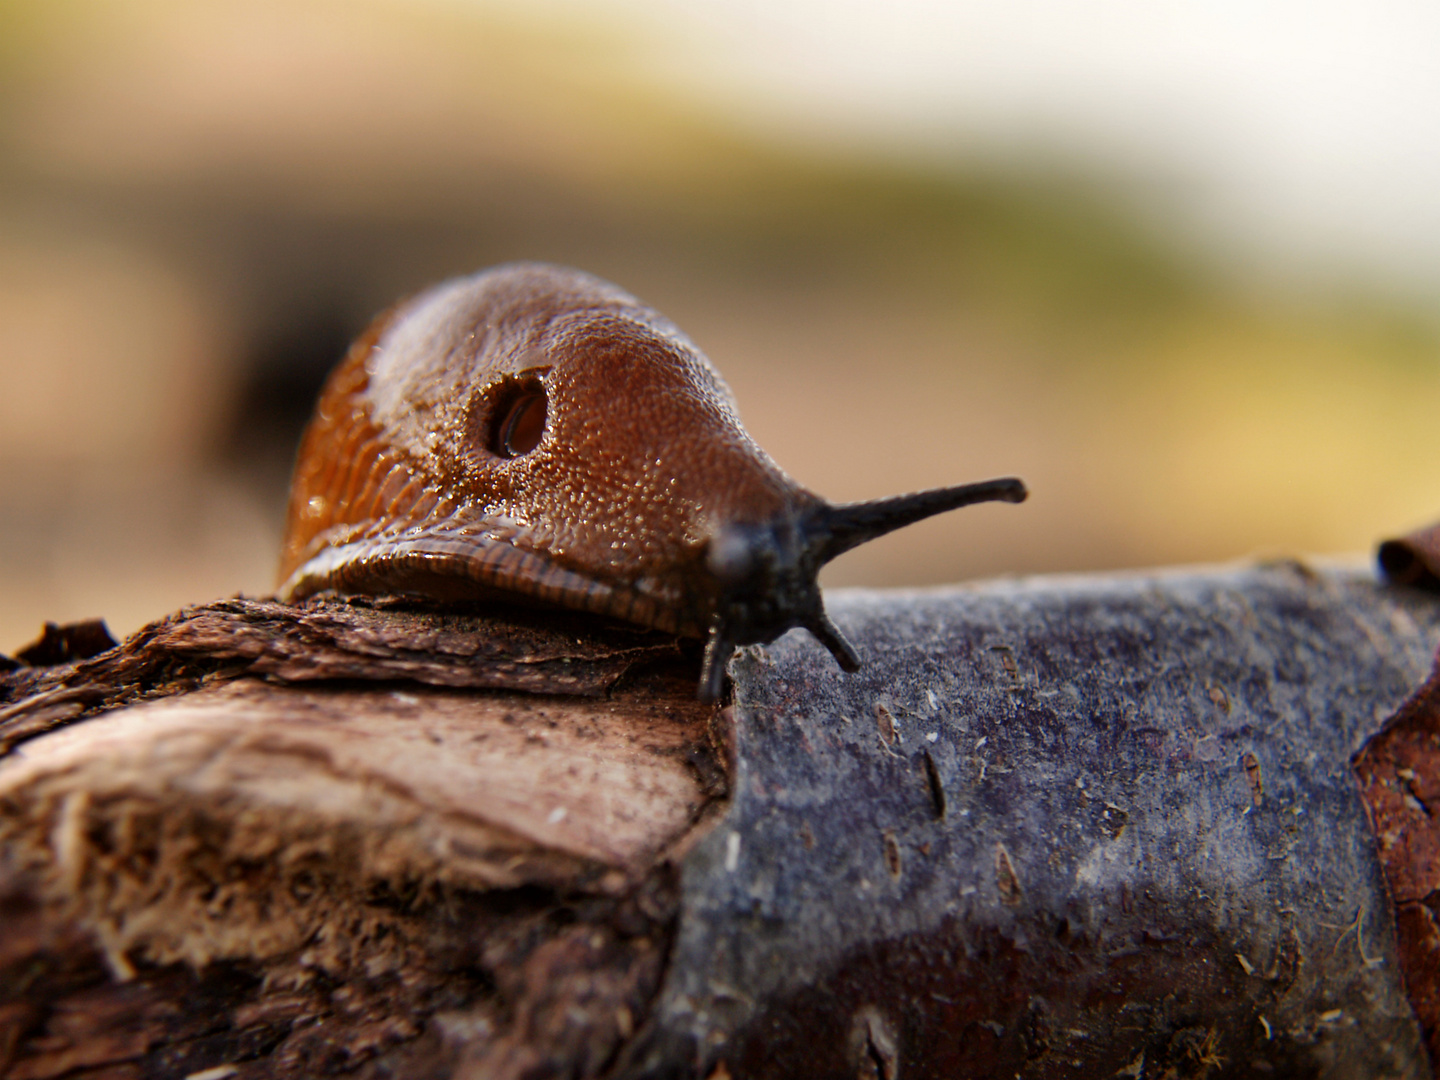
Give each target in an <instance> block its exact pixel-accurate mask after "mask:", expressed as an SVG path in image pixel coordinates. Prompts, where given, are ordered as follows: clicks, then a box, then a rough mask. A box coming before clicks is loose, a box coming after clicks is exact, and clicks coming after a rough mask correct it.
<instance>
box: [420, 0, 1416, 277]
mask: <svg viewBox="0 0 1440 1080" xmlns="http://www.w3.org/2000/svg"><path fill="white" fill-rule="evenodd" d="M443 2H446V3H462V4H463V3H490V4H507V3H508V4H513V5H521V4H523V6H524V8H525V9H526V10H527V11H528V12H530V13H532V14H533V13H535V12H536V11H537V9H538V10H541V11H545V12H548V13H550V14H552V15H553V16H554V17H555V18H557V19H567V18H572V17H574V16H576V15H580V16H581V17H588V18H591V19H598V20H600V21H602V22H611V23H616V24H619V25H621V26H625V25H627V24H634V25H636V26H637V27H641V28H647V27H648V30H645V29H641V30H639V31H638V32H639V33H640V34H641V36H642V38H645V37H647V36H648V38H649V39H650V47H642V48H641V49H639V50H638V51H639V53H640V56H641V59H642V61H645V62H648V63H649V64H651V65H653V71H654V73H655V74H657V75H660V76H662V77H664V78H665V79H666V80H667V81H668V82H671V83H672V84H674V85H676V86H677V87H679V88H681V89H682V90H684V91H687V92H690V93H694V94H697V95H700V96H703V97H705V98H708V99H711V100H712V101H713V102H718V103H720V104H721V105H722V106H723V107H725V108H726V109H727V110H729V111H730V112H731V113H732V114H739V115H741V116H743V117H745V118H746V119H747V121H749V122H752V123H757V124H760V125H763V126H767V127H769V128H771V129H773V130H774V131H776V133H777V134H779V135H781V136H782V137H785V138H792V139H793V138H812V139H813V138H819V139H825V140H831V141H835V140H838V141H841V142H844V141H864V142H869V143H872V144H873V143H874V142H875V141H877V140H878V141H880V142H881V143H882V144H883V143H889V144H892V145H893V146H894V147H895V148H896V149H897V150H900V151H902V152H909V153H920V154H936V155H940V156H950V155H954V156H958V155H960V154H964V155H966V156H967V157H970V158H971V159H973V158H974V156H975V155H977V154H979V155H987V154H988V155H999V156H1004V155H1023V156H1029V157H1033V156H1035V155H1037V154H1038V155H1042V156H1045V155H1055V156H1057V157H1058V158H1060V159H1061V160H1064V161H1065V162H1066V163H1067V164H1073V163H1075V162H1079V163H1081V164H1088V165H1090V166H1092V167H1095V168H1097V169H1100V170H1103V171H1104V172H1105V173H1106V174H1107V175H1108V176H1110V177H1111V178H1119V179H1128V180H1129V181H1131V182H1132V183H1136V184H1138V185H1139V186H1140V187H1141V188H1142V189H1144V188H1148V189H1149V191H1150V193H1151V194H1152V195H1153V197H1154V200H1153V205H1154V206H1155V207H1156V209H1157V210H1158V211H1159V212H1162V213H1173V214H1174V215H1176V216H1177V217H1178V218H1179V219H1180V220H1178V221H1177V224H1179V225H1180V226H1181V227H1182V228H1184V229H1186V230H1189V231H1191V232H1192V233H1194V234H1195V235H1196V236H1197V237H1200V238H1205V237H1206V236H1213V237H1214V239H1215V240H1217V241H1218V243H1217V244H1216V245H1215V246H1216V247H1218V248H1223V249H1225V250H1227V251H1230V252H1232V253H1234V252H1235V250H1236V248H1235V245H1236V242H1237V240H1239V241H1240V251H1241V252H1244V253H1248V254H1250V255H1253V256H1256V257H1257V261H1258V263H1259V264H1260V265H1261V266H1264V265H1265V264H1269V265H1270V266H1272V267H1276V268H1282V267H1283V268H1285V269H1287V270H1290V271H1294V270H1297V269H1299V270H1302V271H1304V270H1309V271H1319V272H1321V273H1322V274H1324V273H1329V272H1331V271H1338V272H1341V273H1351V274H1359V275H1365V276H1368V277H1371V278H1372V279H1373V278H1374V277H1376V276H1379V277H1380V278H1382V279H1386V280H1388V281H1389V282H1390V283H1391V284H1393V285H1395V286H1398V287H1401V288H1403V289H1405V290H1406V291H1410V292H1418V293H1420V294H1421V295H1433V296H1440V138H1437V136H1440V5H1436V4H1433V3H1424V2H1420V0H1204V2H1185V0H1090V2H1084V3H1080V2H1075V0H1005V2H1003V3H996V2H994V0H944V2H935V0H887V2H886V3H877V2H874V0H443Z"/></svg>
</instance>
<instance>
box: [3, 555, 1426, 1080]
mask: <svg viewBox="0 0 1440 1080" xmlns="http://www.w3.org/2000/svg"><path fill="white" fill-rule="evenodd" d="M828 605H829V607H830V609H831V611H832V612H833V614H834V615H835V618H836V619H837V621H838V622H840V623H841V625H842V626H843V627H844V629H845V630H846V632H847V634H849V635H850V636H851V637H852V639H853V640H855V641H856V643H857V644H858V645H859V647H860V649H861V652H862V654H863V655H864V658H865V667H864V669H863V670H862V671H861V673H860V674H858V675H854V676H846V675H843V674H841V673H839V672H838V671H837V670H835V669H834V667H833V663H832V662H831V661H830V660H829V658H828V657H827V656H826V655H825V654H824V653H823V651H821V650H820V649H819V648H818V646H816V645H815V643H814V642H813V641H812V640H810V639H809V638H808V637H806V636H804V635H803V634H798V633H797V634H792V635H789V636H787V637H786V638H783V639H781V640H780V641H778V642H776V643H775V644H774V645H773V646H770V647H768V648H765V649H751V650H746V651H744V652H742V654H741V655H740V656H738V657H737V659H736V661H735V663H734V664H733V665H732V677H733V680H734V686H733V702H732V704H731V705H730V706H729V707H727V708H725V709H722V710H711V709H708V708H705V707H701V706H699V705H698V704H696V703H695V701H694V681H695V675H696V669H697V666H698V664H697V660H696V657H695V655H694V651H693V650H692V649H689V648H688V647H684V646H678V645H677V644H676V643H675V642H674V641H672V640H669V639H665V638H663V637H660V636H658V635H652V634H644V633H640V632H637V631H634V630H630V629H627V628H622V627H615V626H601V625H597V624H595V623H593V622H589V621H582V620H575V619H569V618H563V619H560V621H558V622H557V621H553V620H552V617H551V616H549V615H544V614H535V613H532V614H517V613H513V612H505V613H501V612H483V611H479V610H471V611H467V612H459V613H446V612H440V611H437V610H434V609H426V610H410V609H407V608H405V607H404V606H400V605H397V604H395V603H392V602H384V603H379V604H357V603H342V602H339V601H322V602H318V603H315V604H312V605H307V606H303V607H298V608H287V607H284V606H281V605H276V604H271V603H264V602H254V601H242V600H235V601H226V602H224V603H221V604H216V605H209V606H206V607H204V608H199V609H193V610H191V611H188V612H185V613H181V615H179V616H176V617H175V618H173V619H170V620H166V621H164V622H162V623H160V624H156V625H155V626H153V627H150V628H147V629H146V630H145V631H142V632H141V633H140V634H138V635H136V636H135V637H134V638H132V639H130V640H129V641H127V642H125V643H124V644H123V645H122V646H121V647H119V648H117V649H113V650H110V651H108V652H104V653H102V654H100V655H98V656H95V657H92V658H89V659H85V660H81V661H78V662H75V663H70V664H65V665H61V666H56V667H49V668H34V667H21V668H19V669H18V670H16V671H13V672H11V673H10V674H9V675H7V676H4V682H3V683H0V687H3V690H0V754H5V755H7V756H4V757H0V1063H3V1064H0V1073H3V1075H5V1076H7V1077H18V1078H41V1077H61V1076H65V1077H78V1076H85V1077H101V1076H104V1077H122V1076H124V1077H161V1076H164V1077H170V1076H175V1077H184V1076H188V1075H194V1074H200V1075H202V1076H205V1077H207V1078H210V1080H218V1078H220V1077H222V1076H244V1077H252V1076H253V1077H300V1076H315V1075H324V1074H329V1073H338V1072H346V1073H353V1074H355V1075H364V1076H375V1077H379V1076H405V1077H417V1078H424V1077H448V1076H466V1077H521V1076H526V1077H532V1076H536V1077H538V1076H601V1075H613V1076H637V1077H638V1076H646V1077H661V1076H697V1077H711V1078H714V1080H719V1078H720V1077H724V1076H727V1075H728V1076H732V1077H736V1078H739V1077H766V1076H774V1077H804V1076H817V1077H819V1076H825V1077H829V1076H875V1077H890V1078H892V1080H893V1078H895V1077H899V1076H924V1075H941V1076H960V1075H965V1076H976V1077H979V1076H995V1077H1002V1076H1003V1077H1006V1078H1009V1077H1011V1076H1014V1075H1016V1074H1017V1073H1020V1074H1023V1075H1025V1076H1027V1077H1030V1076H1066V1077H1070V1076H1081V1077H1083V1076H1095V1077H1100V1076H1105V1077H1109V1076H1114V1075H1121V1076H1130V1077H1136V1078H1140V1080H1143V1078H1148V1077H1157V1078H1158V1077H1163V1076H1170V1077H1200V1076H1206V1075H1225V1076H1251V1075H1255V1076H1261V1075H1263V1076H1284V1075H1305V1076H1315V1075H1320V1076H1354V1075H1382V1074H1383V1075H1388V1076H1426V1075H1429V1066H1428V1061H1427V1057H1426V1047H1425V1042H1426V1037H1427V1035H1430V1034H1433V1025H1434V1023H1435V1017H1433V1016H1431V1015H1430V1013H1433V1012H1435V1009H1434V1008H1433V1007H1431V1006H1428V1005H1425V1004H1424V1002H1425V1001H1427V1000H1431V999H1427V998H1426V997H1425V993H1424V988H1425V987H1426V986H1431V985H1433V984H1432V983H1426V982H1425V973H1424V971H1422V970H1421V969H1420V967H1417V965H1416V963H1415V957H1417V956H1420V955H1421V951H1420V950H1422V949H1423V948H1428V942H1429V939H1428V938H1426V937H1424V935H1423V934H1421V933H1419V932H1418V931H1416V932H1412V933H1410V935H1409V937H1408V938H1405V939H1402V941H1408V942H1410V943H1411V944H1410V945H1409V946H1407V948H1406V949H1402V948H1400V947H1398V946H1397V943H1396V937H1395V927H1396V916H1395V910H1394V908H1393V906H1392V903H1391V900H1390V894H1389V892H1388V891H1387V886H1386V876H1385V875H1386V874H1387V873H1388V874H1390V875H1391V880H1392V881H1396V882H1398V881H1400V880H1401V879H1400V877H1398V876H1397V875H1402V874H1409V877H1407V878H1405V879H1404V881H1405V882H1406V883H1407V884H1405V886H1404V888H1397V889H1396V894H1397V899H1401V900H1403V902H1404V903H1406V904H1409V905H1411V906H1410V907H1409V908H1407V909H1406V913H1402V925H1405V926H1409V925H1412V924H1415V925H1418V924H1417V923H1415V920H1416V919H1420V918H1421V917H1422V916H1423V915H1424V911H1428V908H1424V905H1425V903H1426V898H1427V897H1428V895H1429V892H1428V891H1426V890H1428V888H1429V884H1428V883H1430V882H1431V881H1432V880H1433V879H1434V878H1433V859H1432V858H1431V856H1430V855H1429V854H1428V852H1429V850H1430V849H1429V848H1427V847H1426V846H1425V844H1424V843H1422V841H1421V839H1420V838H1419V837H1420V834H1419V833H1412V832H1404V830H1403V829H1401V828H1400V826H1402V825H1407V823H1409V819H1407V818H1405V816H1404V815H1406V814H1412V815H1413V814H1415V813H1421V814H1423V815H1424V816H1425V820H1426V821H1428V820H1429V819H1428V814H1429V810H1428V809H1426V808H1427V807H1428V806H1429V805H1430V804H1429V802H1428V801H1426V800H1428V798H1429V793H1430V792H1431V787H1429V786H1426V785H1427V784H1433V783H1440V780H1437V779H1435V778H1433V777H1430V776H1429V774H1428V773H1425V771H1424V770H1425V768H1426V767H1427V765H1428V763H1429V762H1430V760H1431V759H1430V758H1424V759H1423V762H1422V764H1421V765H1420V768H1419V771H1417V770H1416V769H1415V768H1412V765H1411V764H1410V763H1412V762H1417V761H1421V758H1420V757H1419V756H1417V755H1419V753H1420V751H1419V750H1415V749H1407V748H1406V747H1409V746H1413V747H1419V748H1420V749H1424V747H1426V746H1429V745H1431V743H1433V742H1434V739H1431V733H1433V734H1434V736H1435V737H1436V738H1440V731H1437V730H1436V725H1437V724H1440V709H1436V710H1434V711H1432V712H1427V711H1426V710H1425V709H1423V708H1418V707H1416V706H1415V705H1413V703H1412V705H1411V706H1407V709H1408V711H1407V712H1405V713H1404V714H1403V716H1402V720H1401V721H1397V723H1399V724H1401V725H1402V727H1403V731H1404V733H1405V734H1404V738H1403V739H1401V737H1400V736H1398V735H1395V734H1393V732H1396V731H1400V730H1401V728H1399V727H1397V728H1391V729H1387V734H1386V739H1388V741H1384V740H1375V736H1376V734H1377V732H1380V731H1382V729H1383V728H1384V724H1385V721H1386V719H1387V718H1388V717H1390V716H1392V715H1394V714H1395V713H1396V712H1397V710H1399V709H1400V708H1401V706H1402V704H1403V703H1405V702H1406V700H1407V698H1409V697H1411V695H1412V694H1414V693H1415V692H1416V690H1417V688H1419V687H1420V686H1421V685H1422V683H1424V681H1425V676H1426V674H1427V673H1428V672H1429V671H1430V668H1431V659H1432V657H1433V655H1434V652H1435V648H1436V645H1437V643H1440V602H1437V600H1436V599H1434V598H1433V597H1430V596H1428V595H1426V594H1423V593H1419V592H1414V591H1411V590H1405V589H1395V588H1385V587H1381V586H1378V585H1376V584H1374V583H1373V582H1371V581H1370V580H1368V579H1367V578H1366V577H1364V576H1362V575H1358V574H1354V573H1347V572H1340V571H1334V572H1316V571H1312V570H1309V569H1307V568H1305V567H1302V566H1300V565H1298V564H1278V565H1273V566H1266V567H1257V568H1252V569H1245V570H1222V571H1196V572H1189V573H1175V574H1162V575H1151V576H1124V577H1098V578H1088V579H1087V578H1072V579H1036V580H1033V581H1026V582H996V583H991V584H986V585H980V586H974V587H969V588H962V589H954V590H941V591H930V592H922V593H904V594H902V593H859V592H850V593H836V594H833V595H831V596H830V597H829V598H828ZM1436 693H1437V695H1440V691H1437V692H1436ZM1417 700H1419V699H1417ZM1405 717H1409V719H1408V720H1406V719H1404V718H1405ZM1416 717H1420V719H1418V720H1417V719H1415V718H1416ZM1426 717H1429V719H1426ZM1405 724H1408V725H1409V726H1408V727H1405V726H1404V725H1405ZM1427 724H1429V725H1430V726H1429V727H1427V726H1425V725H1427ZM1417 725H1418V726H1417ZM1397 739H1400V742H1397V741H1396V740H1397ZM1427 739H1430V740H1431V741H1430V742H1427V741H1426V740H1427ZM1405 740H1409V741H1408V742H1406V741H1405ZM1402 743H1403V745H1402ZM1436 745H1440V743H1436ZM1382 750H1383V752H1382ZM1357 753H1362V757H1361V759H1360V765H1359V768H1360V771H1361V775H1362V776H1363V777H1364V778H1365V784H1366V786H1365V788H1364V789H1363V793H1362V787H1361V785H1360V783H1359V781H1357V779H1356V775H1355V773H1354V772H1352V768H1351V759H1352V757H1354V756H1355V755H1356V754H1357ZM1407 771H1408V772H1409V773H1410V774H1411V779H1409V780H1407V779H1406V778H1405V775H1404V774H1405V773H1406V772H1407ZM1422 774H1423V775H1422ZM1405 785H1411V786H1409V787H1406V786H1405ZM1407 795H1408V796H1409V797H1410V798H1411V799H1412V800H1413V801H1414V802H1415V803H1416V805H1418V806H1421V808H1422V809H1421V810H1420V811H1415V810H1414V809H1413V808H1411V807H1410V805H1409V804H1408V803H1406V802H1405V797H1406V796H1407ZM1387 800H1388V801H1387ZM1367 805H1368V806H1371V807H1379V808H1380V809H1379V810H1377V811H1376V813H1377V817H1376V821H1377V828H1379V829H1380V830H1381V835H1382V845H1381V847H1383V845H1384V843H1385V841H1384V837H1386V836H1389V835H1391V834H1392V833H1393V834H1394V835H1395V836H1397V837H1401V836H1402V835H1403V836H1404V837H1413V839H1404V840H1403V841H1402V840H1394V841H1389V848H1387V849H1385V850H1386V851H1389V852H1393V851H1396V850H1400V851H1402V852H1414V856H1413V857H1410V856H1405V855H1403V854H1402V855H1401V856H1393V857H1391V856H1387V858H1386V860H1385V861H1384V865H1382V860H1381V859H1380V858H1379V857H1378V856H1377V851H1378V850H1379V848H1377V844H1376V842H1375V840H1374V838H1373V837H1374V834H1373V833H1372V829H1371V826H1370V824H1369V823H1368V821H1367V818H1366V813H1367ZM1385 815H1388V816H1385ZM1387 823H1388V824H1387ZM1397 823H1398V824H1397ZM1414 824H1415V825H1416V827H1418V825H1419V819H1418V818H1417V819H1416V820H1415V823H1414ZM1397 830H1399V831H1397ZM1427 863H1428V865H1429V867H1430V873H1431V876H1429V877H1427V876H1426V874H1427V869H1426V865H1427ZM1402 894H1403V895H1402ZM1416 905H1419V906H1418V907H1417V906H1416ZM1422 909H1423V910H1422ZM1405 919H1409V920H1410V921H1409V922H1405V921H1404V920H1405ZM1407 979H1408V980H1409V982H1408V984H1407ZM1434 1000H1440V995H1436V996H1435V997H1434ZM1412 1001H1414V1002H1416V1003H1417V1005H1419V1006H1420V1018H1419V1019H1418V1020H1417V1016H1416V1011H1415V1010H1414V1009H1412V1005H1411V1003H1412ZM1427 1009H1428V1010H1429V1011H1428V1012H1427Z"/></svg>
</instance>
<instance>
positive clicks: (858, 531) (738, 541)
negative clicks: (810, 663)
mask: <svg viewBox="0 0 1440 1080" xmlns="http://www.w3.org/2000/svg"><path fill="white" fill-rule="evenodd" d="M1027 494H1028V493H1027V492H1026V490H1025V485H1024V484H1023V483H1022V482H1021V481H1020V480H1017V479H1015V478H1013V477H1008V478H1006V479H1003V480H986V481H983V482H981V483H978V484H962V485H960V486H958V487H948V488H933V489H931V490H929V491H919V492H915V493H914V494H911V495H896V496H893V497H891V498H888V499H875V500H872V501H870V502H861V503H844V504H841V505H839V506H832V505H830V504H828V503H821V504H820V505H819V506H816V507H814V508H813V509H810V510H807V511H804V512H802V513H800V514H797V515H783V516H781V517H779V518H776V519H775V520H772V521H769V522H764V523H761V524H758V525H724V526H721V528H720V529H719V530H717V531H716V533H715V535H714V536H712V537H711V539H710V543H709V545H708V547H707V549H706V552H705V566H706V569H707V570H709V572H710V573H711V575H712V576H713V577H714V579H715V583H716V585H717V587H718V594H719V595H718V601H717V603H716V605H715V614H714V616H713V617H712V618H711V621H710V631H709V636H708V638H707V640H706V642H705V661H704V666H703V667H702V668H701V671H700V700H702V701H715V700H717V699H718V698H719V696H720V689H721V684H722V683H723V681H724V677H725V665H726V663H727V662H728V661H729V659H730V655H731V654H732V653H733V652H734V651H735V648H736V646H739V645H753V644H764V643H767V642H770V641H774V640H775V639H776V638H777V637H779V636H780V635H781V634H783V633H785V631H787V630H789V629H791V628H792V627H796V626H803V627H804V628H805V629H807V630H809V631H810V633H811V634H813V635H814V636H815V638H816V640H818V641H819V642H820V644H822V645H824V646H825V648H826V649H828V650H829V651H830V654H831V655H832V656H834V657H835V662H836V663H838V664H839V665H840V667H841V669H842V670H844V671H847V672H853V671H858V670H859V668H860V657H859V655H858V654H857V653H856V652H855V648H854V646H853V645H851V644H850V642H848V641H847V640H846V639H845V635H844V634H842V633H841V632H840V628H839V627H837V626H836V625H835V624H834V623H833V622H832V621H831V620H830V617H829V616H828V615H827V614H826V613H825V606H824V602H823V600H822V599H821V596H820V584H819V581H818V580H817V578H818V575H819V573H820V568H821V567H822V566H824V565H825V564H826V563H827V562H829V561H830V560H831V559H833V558H835V557H836V556H838V555H842V554H844V553H845V552H847V551H849V550H850V549H851V548H854V547H858V546H859V545H860V544H863V543H865V542H866V541H867V540H873V539H875V538H876V537H879V536H883V535H885V534H886V533H888V532H892V531H894V530H895V529H899V528H902V527H903V526H905V525H909V524H911V523H913V522H916V521H920V520H921V519H923V518H927V517H930V516H931V515H933V514H939V513H943V512H944V511H946V510H954V509H957V508H959V507H961V506H969V505H971V504H973V503H980V502H997V501H998V502H1012V503H1018V502H1024V501H1025V497H1026V495H1027Z"/></svg>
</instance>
